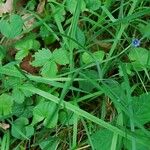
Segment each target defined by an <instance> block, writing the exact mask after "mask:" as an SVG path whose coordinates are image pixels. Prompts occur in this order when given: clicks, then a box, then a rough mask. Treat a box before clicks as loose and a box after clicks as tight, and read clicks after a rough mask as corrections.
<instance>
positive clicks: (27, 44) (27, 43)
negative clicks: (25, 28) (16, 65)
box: [15, 39, 40, 60]
mask: <svg viewBox="0 0 150 150" xmlns="http://www.w3.org/2000/svg"><path fill="white" fill-rule="evenodd" d="M15 48H16V49H17V50H18V52H17V53H16V56H15V59H16V60H22V59H23V58H24V57H25V56H27V55H28V54H29V51H30V50H31V49H33V50H37V49H39V48H40V43H39V42H38V41H37V40H35V39H25V40H21V41H19V42H18V43H16V45H15Z"/></svg>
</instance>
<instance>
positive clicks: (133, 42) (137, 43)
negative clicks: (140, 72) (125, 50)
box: [132, 39, 141, 47]
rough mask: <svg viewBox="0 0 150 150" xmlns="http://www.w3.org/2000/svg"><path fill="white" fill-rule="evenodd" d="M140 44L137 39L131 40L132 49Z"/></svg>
mask: <svg viewBox="0 0 150 150" xmlns="http://www.w3.org/2000/svg"><path fill="white" fill-rule="evenodd" d="M140 43H141V41H140V40H138V39H133V40H132V45H133V46H134V47H138V46H140Z"/></svg>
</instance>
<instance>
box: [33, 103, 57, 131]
mask: <svg viewBox="0 0 150 150" xmlns="http://www.w3.org/2000/svg"><path fill="white" fill-rule="evenodd" d="M56 109H57V105H56V104H55V103H53V102H45V101H41V102H40V103H39V104H38V105H37V106H36V107H35V108H34V109H33V121H32V124H33V125H34V124H36V123H38V122H41V121H43V120H44V125H45V126H46V127H48V128H53V127H55V126H56V125H57V120H58V112H56Z"/></svg>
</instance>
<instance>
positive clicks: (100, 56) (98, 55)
mask: <svg viewBox="0 0 150 150" xmlns="http://www.w3.org/2000/svg"><path fill="white" fill-rule="evenodd" d="M104 55H105V53H104V52H103V51H96V52H94V53H93V54H92V56H93V57H92V56H91V55H90V54H89V53H87V52H84V53H83V54H82V61H83V62H84V63H85V64H88V63H91V62H95V60H96V61H100V62H101V61H102V60H103V58H104Z"/></svg>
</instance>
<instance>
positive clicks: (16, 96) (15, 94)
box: [12, 88, 25, 103]
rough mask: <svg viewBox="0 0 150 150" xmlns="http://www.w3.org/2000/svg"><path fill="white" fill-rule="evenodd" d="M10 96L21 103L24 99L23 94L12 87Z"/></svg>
mask: <svg viewBox="0 0 150 150" xmlns="http://www.w3.org/2000/svg"><path fill="white" fill-rule="evenodd" d="M12 98H13V100H14V101H15V102H16V103H23V102H24V99H25V95H24V93H23V92H22V91H21V90H19V89H18V88H14V89H13V92H12Z"/></svg>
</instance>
